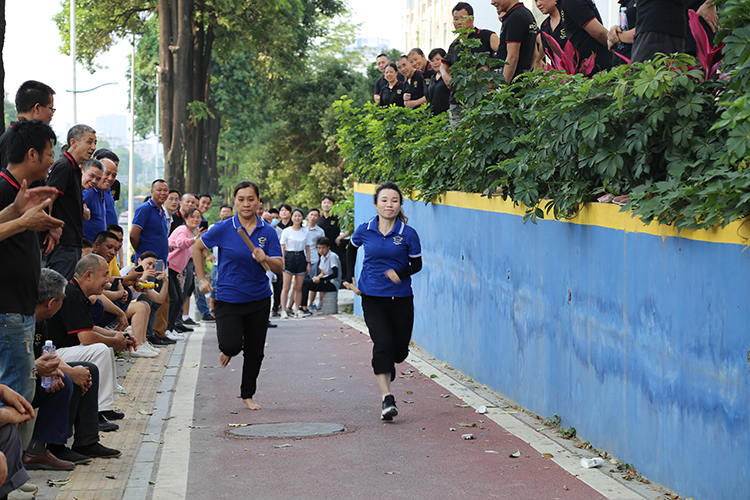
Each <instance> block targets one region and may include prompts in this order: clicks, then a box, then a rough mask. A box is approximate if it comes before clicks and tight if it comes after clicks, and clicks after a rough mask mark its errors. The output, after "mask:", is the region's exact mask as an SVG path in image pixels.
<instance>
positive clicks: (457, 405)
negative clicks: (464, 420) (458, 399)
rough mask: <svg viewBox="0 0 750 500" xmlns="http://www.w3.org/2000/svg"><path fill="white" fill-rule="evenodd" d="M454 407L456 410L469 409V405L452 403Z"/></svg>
mask: <svg viewBox="0 0 750 500" xmlns="http://www.w3.org/2000/svg"><path fill="white" fill-rule="evenodd" d="M454 404H455V405H456V408H469V407H470V406H471V405H461V404H458V403H454Z"/></svg>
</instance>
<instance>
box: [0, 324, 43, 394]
mask: <svg viewBox="0 0 750 500" xmlns="http://www.w3.org/2000/svg"><path fill="white" fill-rule="evenodd" d="M35 326H36V322H35V321H34V315H25V314H16V313H7V314H0V384H4V385H7V386H8V387H10V388H11V389H13V390H14V391H16V392H17V393H19V394H20V395H21V396H23V397H24V398H26V400H27V401H32V400H33V399H34V391H35V390H36V377H35V376H34V372H33V368H34V328H35Z"/></svg>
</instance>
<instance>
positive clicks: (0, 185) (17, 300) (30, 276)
mask: <svg viewBox="0 0 750 500" xmlns="http://www.w3.org/2000/svg"><path fill="white" fill-rule="evenodd" d="M20 186H21V183H20V182H18V181H17V180H16V178H15V177H13V175H11V173H10V172H8V169H3V170H2V171H0V210H2V209H4V208H5V207H7V206H8V205H10V204H12V203H13V201H14V200H15V199H16V195H17V194H18V190H19V189H20ZM0 256H2V257H1V258H0V277H2V281H0V313H2V314H9V313H16V314H24V315H27V316H30V315H32V314H34V312H35V311H36V300H37V297H38V296H39V274H40V273H41V268H42V267H41V263H40V260H39V239H38V238H37V233H35V232H33V231H24V232H22V233H18V234H14V235H13V236H11V237H9V238H6V239H4V240H2V241H0Z"/></svg>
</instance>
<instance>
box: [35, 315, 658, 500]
mask: <svg viewBox="0 0 750 500" xmlns="http://www.w3.org/2000/svg"><path fill="white" fill-rule="evenodd" d="M276 323H278V325H279V327H278V328H275V329H269V334H268V345H267V348H266V358H265V361H264V364H263V370H262V372H261V375H260V378H259V381H258V393H257V395H256V400H257V401H258V402H259V403H260V404H261V405H262V406H263V409H262V410H260V411H253V412H251V411H249V410H248V409H247V408H246V407H245V406H244V404H243V403H242V401H241V399H239V397H238V394H239V383H240V372H241V365H242V358H241V357H238V358H236V359H234V360H232V362H231V363H230V365H229V366H228V367H227V368H226V369H222V368H221V367H220V366H219V363H218V354H219V352H218V348H217V345H216V333H215V326H214V324H213V323H204V324H203V325H202V326H201V327H198V328H196V331H195V332H194V333H192V334H190V335H189V337H188V339H187V340H186V341H180V342H178V344H177V345H176V346H174V347H170V348H167V349H163V350H162V354H161V356H160V357H159V358H155V359H153V360H149V359H139V360H138V361H137V362H136V363H135V364H134V365H133V367H132V368H131V370H130V371H129V373H128V374H127V377H126V379H125V382H124V383H123V386H124V387H125V389H126V390H127V391H128V394H127V396H126V397H125V398H121V399H120V400H119V402H118V404H117V406H118V407H119V408H121V409H123V410H124V411H125V413H126V419H125V420H124V421H121V422H122V424H121V425H122V427H121V430H120V431H118V432H117V433H110V434H108V435H107V434H103V435H102V436H103V439H102V442H103V443H104V444H105V445H107V446H114V447H117V448H119V449H121V450H122V451H123V456H122V457H121V458H120V459H116V460H109V461H106V460H102V459H97V460H95V461H94V462H93V463H92V464H91V465H88V466H78V467H77V468H76V470H75V471H74V472H73V473H70V474H65V473H56V474H57V477H56V478H59V476H62V477H66V476H67V477H69V478H70V482H69V483H68V484H66V485H64V486H62V487H52V488H50V487H48V486H45V485H43V483H44V478H46V477H52V476H53V475H50V474H46V475H44V474H42V473H34V474H32V480H33V481H34V482H35V483H36V484H38V485H39V486H40V488H41V490H40V494H38V495H37V497H38V498H40V499H52V498H55V499H79V500H88V499H94V498H96V499H120V498H123V499H126V500H142V499H146V498H154V499H191V500H192V499H195V500H199V499H216V498H233V499H234V498H248V499H254V498H259V499H289V498H310V499H319V498H320V499H323V498H325V499H360V498H362V499H368V500H369V499H373V498H386V497H387V498H393V499H402V498H403V499H407V498H408V499H423V498H424V499H428V498H429V499H448V498H514V499H530V500H533V499H540V500H541V499H543V500H553V499H565V500H567V499H571V500H579V499H580V500H593V499H612V500H621V499H622V500H624V499H627V500H642V499H644V498H648V499H649V500H651V499H655V498H659V499H661V498H665V497H664V496H663V495H659V492H658V490H656V489H653V490H650V489H647V488H646V489H644V486H643V485H634V486H635V487H636V489H637V490H638V491H635V490H633V489H631V488H630V485H627V486H626V485H623V484H621V482H618V481H615V480H614V479H613V478H612V477H610V476H609V475H608V474H605V473H603V472H601V471H599V470H596V469H591V470H587V469H583V468H582V467H581V466H580V464H579V461H580V457H581V456H590V454H589V453H588V452H581V453H580V454H579V453H578V452H576V451H571V450H570V449H566V448H564V447H563V446H561V445H560V444H559V443H557V442H556V441H553V440H550V439H548V438H547V437H545V436H544V434H543V433H542V432H538V431H537V430H536V429H535V428H534V427H533V426H534V424H536V425H537V426H539V425H540V424H539V422H537V421H534V420H533V419H530V418H528V417H527V416H525V415H524V414H522V413H519V412H517V411H516V410H515V409H514V408H513V407H511V406H510V405H509V404H508V403H507V402H505V401H503V400H502V399H500V398H498V397H497V396H496V395H494V394H492V393H491V392H489V391H488V390H487V389H486V388H482V387H478V386H477V387H474V386H473V385H474V384H473V383H472V384H471V385H468V386H467V385H466V384H467V379H466V378H465V377H462V376H460V374H458V373H457V372H455V370H452V369H450V367H447V366H445V365H444V364H443V363H440V362H439V361H437V360H434V359H431V358H430V357H429V356H428V355H426V354H425V353H423V352H421V351H420V350H419V349H418V348H415V349H413V353H416V354H417V355H414V354H412V355H411V356H410V357H409V359H408V362H407V363H404V364H402V365H399V367H398V370H399V375H398V378H397V379H396V380H395V382H394V383H393V385H392V388H393V392H394V394H395V396H396V400H397V404H398V408H399V412H400V414H399V415H398V416H397V417H396V418H395V419H394V421H393V422H390V423H387V422H381V421H380V394H379V389H378V387H377V384H376V382H375V378H374V376H373V374H372V369H371V367H370V366H369V361H370V355H371V349H372V343H371V341H370V339H369V337H368V336H367V335H366V334H364V333H363V331H366V328H364V324H363V323H362V321H361V320H359V319H358V318H356V317H353V316H351V315H337V316H316V317H308V318H305V319H300V320H296V319H292V320H286V321H281V320H278V321H276ZM469 383H471V382H469ZM480 406H486V407H487V413H486V414H479V413H477V412H476V409H477V408H479V407H480ZM149 414H151V415H149ZM295 422H299V423H310V422H312V423H315V422H321V423H334V424H341V425H343V426H344V428H345V431H344V432H341V433H337V434H332V435H326V436H316V437H304V436H293V437H288V438H246V437H236V436H233V435H232V434H231V432H232V431H240V432H242V431H244V430H250V429H251V428H252V427H253V426H257V425H258V424H273V423H295ZM255 428H256V429H257V428H258V427H255ZM462 434H472V435H473V439H471V440H464V439H462ZM514 454H517V455H518V457H517V458H514V457H511V456H510V455H514ZM107 476H113V477H114V479H111V478H108V477H107ZM55 494H56V496H55Z"/></svg>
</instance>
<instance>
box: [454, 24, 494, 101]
mask: <svg viewBox="0 0 750 500" xmlns="http://www.w3.org/2000/svg"><path fill="white" fill-rule="evenodd" d="M494 34H495V32H494V31H492V30H480V29H479V28H474V31H473V32H471V33H469V38H470V39H471V38H478V39H479V41H480V44H479V47H474V48H473V49H471V52H472V53H474V54H481V53H482V52H486V53H488V54H490V55H492V53H493V52H494V51H493V50H492V46H491V45H490V38H492V35H494ZM460 59H461V43H460V41H459V39H458V38H456V39H455V40H453V42H451V46H450V47H448V53H447V54H445V57H444V58H443V61H442V62H443V64H445V65H446V66H448V68H450V67H451V66H453V65H454V64H456V63H457V62H458V61H459V60H460ZM449 72H450V69H449ZM450 91H451V97H450V104H458V102H457V101H456V95H455V89H454V88H453V87H451V89H450Z"/></svg>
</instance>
